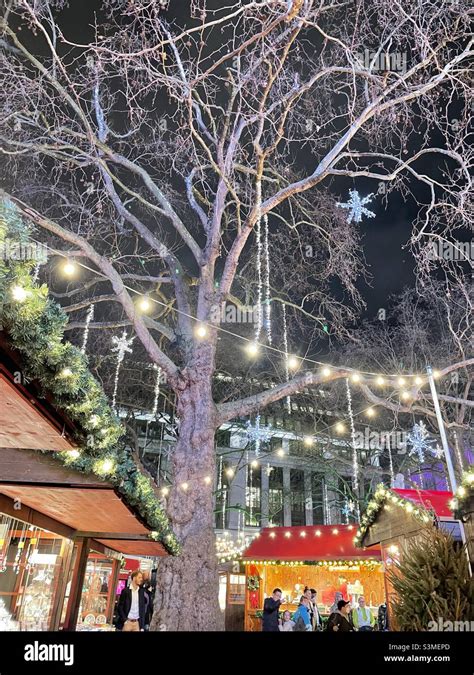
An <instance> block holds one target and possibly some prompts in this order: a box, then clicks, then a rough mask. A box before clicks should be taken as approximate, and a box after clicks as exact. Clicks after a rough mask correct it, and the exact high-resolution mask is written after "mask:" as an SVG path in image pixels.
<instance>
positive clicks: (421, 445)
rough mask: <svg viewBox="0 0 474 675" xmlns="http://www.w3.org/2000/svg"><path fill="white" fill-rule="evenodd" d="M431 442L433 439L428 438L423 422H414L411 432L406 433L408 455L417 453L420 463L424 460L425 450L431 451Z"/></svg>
mask: <svg viewBox="0 0 474 675" xmlns="http://www.w3.org/2000/svg"><path fill="white" fill-rule="evenodd" d="M433 443H434V441H433V440H431V439H430V438H429V434H428V431H427V430H426V425H425V423H424V422H418V423H417V424H415V426H414V427H413V430H412V431H411V433H409V434H407V444H409V445H410V446H411V447H410V450H409V451H408V454H409V455H410V457H411V456H413V455H417V457H418V461H419V462H420V464H421V463H422V462H424V461H425V452H427V451H430V452H433V448H432V447H431V446H432V444H433Z"/></svg>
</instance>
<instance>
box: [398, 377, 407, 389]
mask: <svg viewBox="0 0 474 675" xmlns="http://www.w3.org/2000/svg"><path fill="white" fill-rule="evenodd" d="M397 382H398V384H399V385H400V387H404V386H405V384H406V380H405V378H404V377H399V378H398V380H397Z"/></svg>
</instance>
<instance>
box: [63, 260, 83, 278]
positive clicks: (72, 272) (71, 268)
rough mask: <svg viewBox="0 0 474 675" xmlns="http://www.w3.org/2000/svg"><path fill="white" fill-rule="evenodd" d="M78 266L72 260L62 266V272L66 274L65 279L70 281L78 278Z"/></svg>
mask: <svg viewBox="0 0 474 675" xmlns="http://www.w3.org/2000/svg"><path fill="white" fill-rule="evenodd" d="M78 270H79V268H78V266H77V265H76V263H74V262H72V261H71V260H66V261H65V262H64V263H63V264H62V265H61V272H62V273H63V274H64V276H65V277H67V278H68V279H72V278H73V277H75V276H76V274H77V273H78Z"/></svg>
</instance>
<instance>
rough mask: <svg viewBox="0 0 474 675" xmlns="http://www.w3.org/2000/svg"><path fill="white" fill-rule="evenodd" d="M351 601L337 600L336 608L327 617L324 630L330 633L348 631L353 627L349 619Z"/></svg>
mask: <svg viewBox="0 0 474 675" xmlns="http://www.w3.org/2000/svg"><path fill="white" fill-rule="evenodd" d="M350 611H351V603H350V602H349V601H348V600H339V602H338V603H337V610H336V611H335V612H333V613H332V614H331V616H330V617H329V619H328V622H327V625H326V630H327V631H330V632H331V633H333V632H334V633H350V632H351V631H352V630H353V628H352V626H351V623H350V621H349V614H350Z"/></svg>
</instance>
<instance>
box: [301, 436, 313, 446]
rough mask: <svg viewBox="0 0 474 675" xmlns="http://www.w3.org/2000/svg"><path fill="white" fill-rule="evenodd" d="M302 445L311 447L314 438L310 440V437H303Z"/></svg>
mask: <svg viewBox="0 0 474 675" xmlns="http://www.w3.org/2000/svg"><path fill="white" fill-rule="evenodd" d="M303 443H304V444H305V445H308V446H309V445H313V443H314V438H312V437H311V436H305V437H304V438H303Z"/></svg>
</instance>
